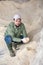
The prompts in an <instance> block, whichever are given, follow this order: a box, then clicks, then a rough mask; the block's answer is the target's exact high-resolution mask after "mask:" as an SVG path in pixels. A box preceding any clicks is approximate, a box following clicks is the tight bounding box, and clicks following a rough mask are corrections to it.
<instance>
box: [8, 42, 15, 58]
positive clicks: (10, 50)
mask: <svg viewBox="0 0 43 65" xmlns="http://www.w3.org/2000/svg"><path fill="white" fill-rule="evenodd" d="M7 47H8V49H9V52H10V56H11V57H14V56H15V55H16V54H15V51H13V49H12V43H11V44H7Z"/></svg>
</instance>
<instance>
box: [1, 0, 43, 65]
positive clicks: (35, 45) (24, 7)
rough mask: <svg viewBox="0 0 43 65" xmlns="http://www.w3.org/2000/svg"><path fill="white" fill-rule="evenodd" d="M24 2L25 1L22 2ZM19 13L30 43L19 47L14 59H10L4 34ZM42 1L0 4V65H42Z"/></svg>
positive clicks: (32, 0)
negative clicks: (14, 16)
mask: <svg viewBox="0 0 43 65" xmlns="http://www.w3.org/2000/svg"><path fill="white" fill-rule="evenodd" d="M23 1H26V0H23ZM15 13H19V14H20V15H21V17H22V22H23V23H24V24H25V26H26V30H27V33H28V36H29V37H30V42H29V43H28V44H25V45H24V44H23V45H21V46H20V50H18V51H17V52H16V56H15V57H13V58H12V57H10V55H9V51H8V48H7V46H6V43H5V41H4V32H5V30H6V28H7V26H8V24H9V23H10V22H11V21H12V18H13V15H14V14H15ZM42 28H43V0H30V1H27V2H22V3H20V2H17V1H16V2H15V1H14V2H13V1H1V2H0V65H43V29H42Z"/></svg>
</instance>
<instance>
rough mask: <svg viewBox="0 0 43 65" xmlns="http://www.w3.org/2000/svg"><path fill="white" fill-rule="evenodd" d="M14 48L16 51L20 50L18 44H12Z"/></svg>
mask: <svg viewBox="0 0 43 65" xmlns="http://www.w3.org/2000/svg"><path fill="white" fill-rule="evenodd" d="M12 46H13V47H14V48H15V49H16V50H19V48H18V47H17V43H14V42H13V43H12Z"/></svg>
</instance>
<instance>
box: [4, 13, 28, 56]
mask: <svg viewBox="0 0 43 65" xmlns="http://www.w3.org/2000/svg"><path fill="white" fill-rule="evenodd" d="M5 42H6V44H7V47H8V49H9V51H10V56H11V57H14V56H15V52H14V51H13V49H12V43H13V42H14V48H15V49H16V44H18V43H21V42H22V43H28V42H29V38H28V36H27V33H26V30H25V26H24V24H23V23H22V22H21V16H20V15H18V14H17V15H15V16H14V17H13V22H11V23H10V24H9V25H8V27H7V29H6V32H5Z"/></svg>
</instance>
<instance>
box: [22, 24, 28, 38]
mask: <svg viewBox="0 0 43 65" xmlns="http://www.w3.org/2000/svg"><path fill="white" fill-rule="evenodd" d="M22 29H23V36H24V37H27V36H28V35H27V32H26V29H25V26H24V24H23V28H22Z"/></svg>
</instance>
